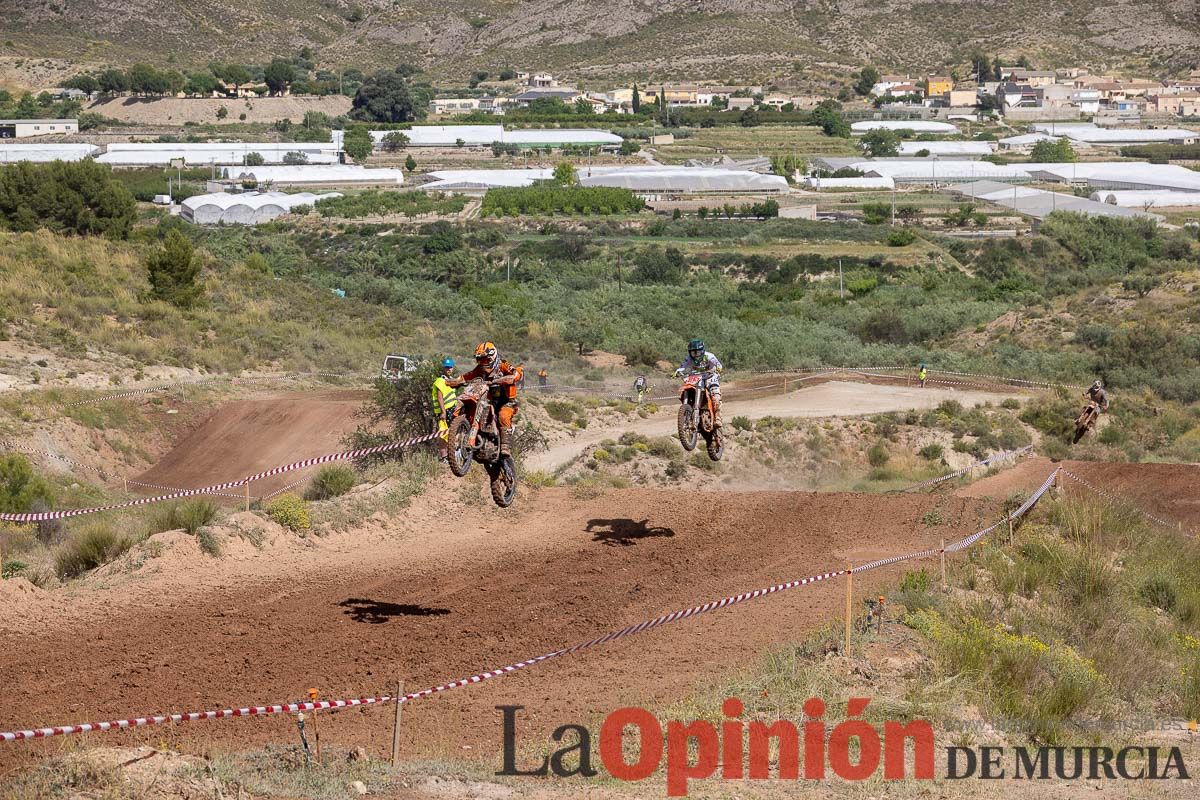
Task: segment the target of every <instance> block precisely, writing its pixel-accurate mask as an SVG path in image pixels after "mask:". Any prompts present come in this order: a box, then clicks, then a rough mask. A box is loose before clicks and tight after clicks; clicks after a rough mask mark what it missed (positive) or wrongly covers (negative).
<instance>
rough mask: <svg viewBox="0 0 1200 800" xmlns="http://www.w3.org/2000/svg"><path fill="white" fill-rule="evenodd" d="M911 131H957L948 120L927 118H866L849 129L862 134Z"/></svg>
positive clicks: (950, 132) (952, 132)
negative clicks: (881, 131)
mask: <svg viewBox="0 0 1200 800" xmlns="http://www.w3.org/2000/svg"><path fill="white" fill-rule="evenodd" d="M879 130H883V131H912V132H913V133H949V134H954V133H958V128H956V127H954V126H953V125H951V124H950V123H949V122H935V121H933V120H929V119H867V120H863V121H861V122H855V123H853V124H851V126H850V131H851V132H852V133H854V134H857V135H862V134H864V133H867V132H868V131H879Z"/></svg>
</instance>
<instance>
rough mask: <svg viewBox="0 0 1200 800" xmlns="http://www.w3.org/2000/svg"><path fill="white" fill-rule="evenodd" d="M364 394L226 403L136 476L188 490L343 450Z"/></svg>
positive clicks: (263, 485) (273, 484) (280, 479)
mask: <svg viewBox="0 0 1200 800" xmlns="http://www.w3.org/2000/svg"><path fill="white" fill-rule="evenodd" d="M364 397H365V395H364V394H363V393H362V392H360V391H332V392H321V393H316V394H314V393H303V394H299V393H298V394H289V395H284V396H280V397H267V398H258V399H251V400H237V401H234V402H232V403H228V404H226V405H224V406H221V407H220V408H219V409H217V410H216V411H214V412H213V413H212V414H211V415H209V416H208V417H207V418H205V419H204V420H203V421H202V422H201V423H200V424H199V425H198V426H197V427H196V428H195V429H194V430H192V431H191V433H189V434H188V435H187V436H185V437H184V438H183V439H182V440H181V441H180V442H179V443H178V444H176V445H175V447H174V448H173V449H172V450H171V451H170V452H169V453H167V455H166V456H164V457H163V459H162V460H161V461H159V462H158V463H157V464H155V465H154V466H153V467H151V468H150V469H148V470H147V471H146V472H144V473H142V474H141V475H139V476H137V480H139V481H141V482H142V483H150V484H157V485H160V486H171V487H177V488H181V489H190V488H193V487H197V486H207V485H210V484H213V483H217V482H220V481H226V480H232V479H234V478H240V477H242V476H243V475H248V474H251V473H254V472H258V471H260V470H263V469H267V468H270V467H274V466H277V465H279V464H286V463H288V462H291V461H299V460H301V459H304V458H311V457H312V456H319V455H323V454H325V453H332V452H336V451H338V450H342V449H344V447H343V445H342V437H344V436H345V435H346V434H347V433H349V432H351V431H353V430H354V428H355V427H356V425H357V424H358V419H357V418H356V416H355V412H357V411H358V409H359V407H360V406H361V405H362V403H363V400H364ZM299 477H300V476H299V474H298V473H294V472H293V473H287V474H284V475H276V476H273V477H271V478H266V479H264V480H261V481H258V482H256V483H255V484H254V485H253V486H251V487H250V491H251V493H253V494H254V495H256V496H260V495H264V494H267V493H269V492H272V491H275V490H276V489H279V488H281V487H283V486H286V485H287V484H289V483H291V482H293V481H295V480H297V479H298V478H299ZM147 491H152V490H147Z"/></svg>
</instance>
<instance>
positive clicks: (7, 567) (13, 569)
mask: <svg viewBox="0 0 1200 800" xmlns="http://www.w3.org/2000/svg"><path fill="white" fill-rule="evenodd" d="M27 569H29V565H28V564H26V563H25V562H24V561H20V560H18V559H15V558H12V559H8V560H6V561H5V562H4V572H3V573H0V578H15V577H17V576H18V575H24V574H25V570H27Z"/></svg>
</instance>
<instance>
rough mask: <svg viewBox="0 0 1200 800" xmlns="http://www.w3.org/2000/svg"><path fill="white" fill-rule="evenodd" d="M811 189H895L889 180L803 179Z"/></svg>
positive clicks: (894, 185)
mask: <svg viewBox="0 0 1200 800" xmlns="http://www.w3.org/2000/svg"><path fill="white" fill-rule="evenodd" d="M804 182H805V183H806V184H808V186H809V188H812V189H887V190H889V191H890V190H892V189H895V188H896V182H895V181H894V180H892V179H891V178H805V179H804Z"/></svg>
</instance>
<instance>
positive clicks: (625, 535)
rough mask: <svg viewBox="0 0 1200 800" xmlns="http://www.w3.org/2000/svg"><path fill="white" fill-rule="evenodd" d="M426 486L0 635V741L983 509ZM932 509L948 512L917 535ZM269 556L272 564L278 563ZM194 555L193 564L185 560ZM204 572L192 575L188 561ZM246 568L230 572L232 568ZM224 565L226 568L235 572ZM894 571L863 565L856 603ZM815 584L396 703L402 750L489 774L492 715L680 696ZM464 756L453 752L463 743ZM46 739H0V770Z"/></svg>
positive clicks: (338, 675) (780, 619)
mask: <svg viewBox="0 0 1200 800" xmlns="http://www.w3.org/2000/svg"><path fill="white" fill-rule="evenodd" d="M457 492H458V488H457V487H455V488H450V487H449V486H447V487H444V488H442V489H438V490H435V491H434V492H433V493H431V494H432V496H431V497H427V498H422V499H421V501H420V502H424V503H426V504H428V505H427V507H424V508H417V509H414V514H415V515H416V516H417V517H418V518H419V519H421V520H425V521H428V522H429V523H430V524H421V525H418V526H416V527H414V528H408V527H406V526H405V525H403V524H401V525H399V526H392V528H391V529H390V530H388V531H385V532H381V535H379V536H370V535H365V536H361V537H360V536H358V534H357V532H356V533H355V534H347V535H346V537H353V541H352V540H351V539H350V538H343V539H337V540H333V541H322V542H320V543H318V544H317V545H316V546H315V547H314V548H313V549H312V550H310V551H308V552H307V556H305V555H304V554H303V551H302V554H301V555H292V556H289V557H287V558H279V559H262V560H263V561H268V560H270V561H272V563H273V570H274V574H272V575H269V576H249V575H247V574H241V575H240V577H239V574H238V572H237V569H238V565H237V564H231V563H229V560H228V559H225V560H222V561H221V562H217V563H214V564H213V567H212V568H213V569H214V570H220V571H222V572H223V575H222V576H221V577H220V580H219V583H220V584H224V586H225V588H218V587H216V586H212V587H209V588H207V589H206V590H205V591H204V592H195V591H191V592H189V591H186V590H185V589H184V587H175V586H173V585H172V584H171V583H170V582H169V580H168V579H167V578H166V577H161V576H160V577H155V575H154V574H153V573H150V574H148V575H147V576H145V577H144V578H142V580H144V581H146V583H145V584H144V585H140V586H139V585H138V584H136V583H131V582H127V585H126V586H125V587H122V586H121V585H120V580H119V579H114V582H115V583H116V588H115V590H113V591H101V590H100V589H99V588H96V589H95V590H93V591H89V592H81V593H80V594H79V595H78V596H76V597H74V598H71V602H70V603H69V604H68V605H65V606H60V607H58V608H57V609H47V610H46V612H45V613H44V614H41V615H40V619H39V624H38V625H37V626H36V628H34V630H32V631H31V630H30V629H29V628H24V627H15V628H10V629H9V630H8V632H6V633H3V634H0V652H4V653H6V654H8V656H7V657H6V658H5V659H4V662H3V664H2V666H0V682H3V685H4V686H5V687H6V697H7V699H6V703H5V707H4V709H3V711H2V712H0V728H4V729H7V728H8V727H9V726H13V725H29V724H48V723H60V722H67V721H82V720H92V719H104V718H110V717H112V716H114V715H115V716H123V715H125V714H129V713H132V712H137V713H146V712H152V711H175V710H185V709H201V708H208V707H224V706H226V705H228V704H244V703H255V702H266V701H272V702H273V701H285V700H289V699H295V698H297V697H300V696H302V695H303V693H304V691H305V690H306V689H307V688H308V687H309V686H317V687H319V688H320V689H321V690H322V692H323V693H325V695H326V696H335V697H344V696H359V695H362V694H369V693H383V692H388V691H390V690H391V689H392V688H393V684H392V683H391V682H392V681H393V680H394V679H395V678H397V677H402V678H403V679H404V680H405V684H406V686H407V687H408V688H409V689H415V688H423V687H425V686H429V685H433V684H436V683H440V682H442V681H444V680H447V679H452V678H458V677H462V676H465V675H468V674H471V673H474V672H476V671H478V670H481V669H485V668H491V667H496V666H499V665H503V664H508V663H512V662H514V661H516V660H520V659H523V658H527V657H530V656H534V655H538V654H541V653H544V652H548V651H551V650H554V649H556V648H558V647H560V646H563V645H566V644H570V643H573V642H575V641H578V640H580V639H583V638H588V637H590V636H592V635H595V634H598V633H602V632H605V631H608V630H612V629H615V628H618V627H621V626H623V625H626V624H629V623H632V622H636V621H640V620H643V619H647V618H650V617H653V616H656V615H658V614H660V613H663V612H665V611H669V610H674V609H678V608H682V607H686V606H689V605H692V604H694V603H697V602H701V601H705V600H708V599H713V598H716V597H720V596H724V595H726V594H731V593H736V592H739V591H743V590H746V589H750V588H757V587H760V586H764V585H769V584H771V583H775V582H778V581H784V580H789V579H793V578H797V577H803V576H807V575H811V574H815V573H820V572H824V571H827V570H830V569H837V568H840V567H842V566H845V564H846V563H847V561H851V562H855V563H861V562H862V561H863V560H866V559H869V558H871V557H875V556H877V555H883V554H894V553H900V552H906V551H908V550H911V549H914V548H920V547H927V546H929V545H931V544H933V543H935V542H936V541H937V540H938V538H939V537H941V536H943V535H944V536H947V537H950V536H954V535H960V534H963V533H967V532H969V531H972V530H975V529H976V528H977V527H978V526H979V525H980V524H981V523H983V522H985V521H986V520H990V519H991V518H992V516H993V515H994V514H995V513H996V511H995V507H994V506H993V505H991V504H989V503H986V502H983V501H979V500H975V499H964V498H931V497H928V496H916V495H914V496H878V495H875V496H872V495H835V494H824V495H820V494H808V493H741V494H733V495H724V496H722V495H716V494H710V495H702V496H697V495H696V493H694V492H676V491H649V490H624V491H616V492H612V493H608V494H604V495H600V496H596V497H591V498H583V497H579V496H575V495H573V494H572V493H571V492H570V491H569V490H565V489H553V490H543V491H541V492H539V493H536V494H530V495H526V496H525V498H524V499H523V502H522V506H521V508H520V510H519V511H518V512H517V513H515V514H509V515H505V514H501V513H497V512H494V511H492V510H490V509H488V508H487V507H486V506H484V505H467V506H463V505H462V503H461V502H458V501H456V500H454V499H453V498H454V496H455V495H456V494H457ZM934 505H939V506H940V507H941V508H942V513H943V515H944V516H945V517H946V518H947V519H948V520H951V522H950V523H949V524H947V525H945V526H939V527H936V528H930V527H927V526H926V525H924V524H921V523H920V522H919V520H920V518H921V516H922V514H923V513H924V512H925V511H927V510H928V509H929V508H931V507H932V506H934ZM285 555H287V554H285ZM195 563H199V564H203V563H204V562H203V560H200V561H198V562H195ZM209 563H212V562H211V561H210V562H209ZM252 564H253V562H251V565H252ZM250 568H251V567H250V566H243V567H242V569H250ZM897 572H898V570H894V571H892V572H891V573H889V571H887V570H880V571H878V572H875V573H867V574H866V575H864V577H863V579H862V580H861V581H856V582H855V585H856V588H858V589H859V590H860V591H862V592H864V593H865V592H869V591H873V590H874V588H875V587H876V586H879V585H881V583H882V582H883V581H885V580H887V579H889V578H891V577H894V575H895V574H896V573H897ZM842 589H843V585H842V584H841V582H840V581H837V580H834V581H829V582H828V583H822V584H817V585H816V586H813V587H804V588H800V589H796V590H793V591H790V592H787V593H785V594H783V595H779V596H773V597H769V598H765V599H761V600H757V601H754V602H752V603H749V604H747V605H744V606H740V607H738V608H737V609H730V610H726V611H720V612H716V613H714V614H710V615H705V616H703V617H700V618H697V619H694V620H687V621H684V622H681V623H678V624H676V625H672V626H668V627H665V628H662V629H660V630H657V631H654V632H651V633H648V634H644V635H642V636H640V637H634V638H631V639H626V640H622V641H620V642H617V643H614V644H610V645H605V646H602V647H599V648H597V649H595V650H592V651H589V652H587V653H582V654H578V655H576V656H571V657H567V658H564V659H561V660H555V661H552V662H548V663H545V664H541V665H538V666H535V667H532V668H530V669H528V670H523V671H522V672H521V673H520V674H518V675H514V676H511V677H507V678H504V679H501V680H496V681H492V682H488V683H486V684H484V685H480V686H469V687H465V688H461V689H456V690H454V691H452V692H450V693H447V694H446V695H443V696H441V697H439V698H436V699H426V700H422V701H419V702H417V703H414V704H413V705H412V707H411V708H410V710H408V711H407V712H406V717H405V718H406V723H405V738H406V741H405V753H406V756H407V757H420V756H443V757H445V756H464V755H465V756H467V757H477V758H481V759H484V760H487V761H488V762H489V763H495V762H496V759H497V758H498V747H499V732H500V728H499V722H498V719H499V718H498V715H497V712H495V711H494V706H495V705H497V704H501V703H516V704H522V705H525V706H527V707H528V708H529V709H530V724H531V725H536V726H539V730H540V726H545V725H550V724H552V723H553V724H561V723H563V722H568V721H580V722H587V721H589V720H591V719H593V718H594V717H595V716H596V715H599V714H603V713H607V711H609V710H612V709H613V708H616V707H619V706H620V705H622V704H625V703H628V702H640V703H653V702H655V701H669V700H671V699H674V698H677V697H680V696H682V695H684V694H686V692H687V691H688V689H689V688H690V687H692V686H694V685H696V684H697V683H701V682H705V681H708V680H712V679H717V678H719V676H720V675H721V674H723V673H727V672H728V671H730V670H733V669H736V668H738V667H741V666H745V665H747V664H752V663H753V662H754V661H755V660H756V659H757V658H758V657H759V655H760V653H761V652H762V650H763V649H765V648H767V647H769V646H771V645H773V644H780V643H783V642H787V641H794V640H795V639H796V638H797V637H799V636H801V635H803V633H804V632H806V631H808V630H812V629H814V628H817V627H819V626H821V625H823V624H825V623H826V622H827V621H828V620H830V619H831V618H833V617H835V616H836V615H837V614H838V613H839V609H840V608H841V603H842ZM389 716H390V712H387V711H378V710H375V711H353V712H342V713H339V714H336V715H333V716H329V717H323V718H322V722H321V725H322V728H321V730H322V736H323V737H325V741H327V742H338V743H341V744H364V745H368V746H370V747H371V748H372V749H373V750H374V751H375V752H384V751H385V749H386V746H387V743H388V741H387V719H388V717H389ZM294 724H295V723H294V720H292V719H290V718H289V719H272V720H234V721H228V722H209V723H197V724H194V725H185V726H178V727H174V728H155V729H146V730H144V731H140V732H128V733H118V734H106V735H105V736H106V737H107V740H106V742H105V743H106V744H108V743H112V744H117V743H129V742H141V741H150V742H160V741H163V740H164V739H165V740H167V741H174V742H178V743H179V744H181V745H183V746H184V747H186V748H187V749H189V750H200V749H205V748H207V747H209V746H214V745H215V746H218V747H232V746H241V745H249V744H252V743H263V742H268V741H276V742H278V741H290V740H291V739H293V738H294ZM464 745H470V746H471V748H472V749H471V750H469V751H464V750H463V749H462V748H463V746H464ZM57 746H58V745H56V744H54V743H41V744H31V745H22V746H20V749H19V750H18V749H16V748H13V747H11V746H9V747H5V748H3V749H0V761H4V762H8V763H11V760H12V759H16V758H25V757H28V755H32V754H36V753H38V752H46V750H47V749H53V748H55V747H57Z"/></svg>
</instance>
